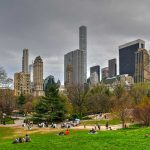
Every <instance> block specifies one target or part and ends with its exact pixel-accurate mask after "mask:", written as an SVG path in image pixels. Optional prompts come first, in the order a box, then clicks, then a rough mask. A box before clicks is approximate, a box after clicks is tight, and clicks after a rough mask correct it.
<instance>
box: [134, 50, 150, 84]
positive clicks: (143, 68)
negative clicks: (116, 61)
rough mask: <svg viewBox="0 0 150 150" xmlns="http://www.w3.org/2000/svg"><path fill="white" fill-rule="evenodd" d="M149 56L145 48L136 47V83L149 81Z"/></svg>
mask: <svg viewBox="0 0 150 150" xmlns="http://www.w3.org/2000/svg"><path fill="white" fill-rule="evenodd" d="M149 62H150V58H149V54H148V51H147V50H146V49H143V48H141V49H138V51H137V52H136V53H135V76H134V80H135V82H136V83H139V82H150V64H149Z"/></svg>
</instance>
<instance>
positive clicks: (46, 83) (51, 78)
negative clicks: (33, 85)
mask: <svg viewBox="0 0 150 150" xmlns="http://www.w3.org/2000/svg"><path fill="white" fill-rule="evenodd" d="M53 84H55V79H54V76H52V75H49V76H48V77H47V78H46V79H45V80H44V91H46V90H48V87H49V86H50V85H53Z"/></svg>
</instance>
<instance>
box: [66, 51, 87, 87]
mask: <svg viewBox="0 0 150 150" xmlns="http://www.w3.org/2000/svg"><path fill="white" fill-rule="evenodd" d="M64 82H65V83H64V84H65V85H66V84H69V85H70V84H75V85H84V83H85V76H84V63H83V51H82V50H79V49H77V50H74V51H71V52H69V53H67V54H66V55H65V56H64Z"/></svg>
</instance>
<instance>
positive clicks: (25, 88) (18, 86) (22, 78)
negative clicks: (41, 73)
mask: <svg viewBox="0 0 150 150" xmlns="http://www.w3.org/2000/svg"><path fill="white" fill-rule="evenodd" d="M14 91H15V95H16V96H20V95H21V94H23V95H29V94H30V74H28V73H24V72H19V73H15V74H14Z"/></svg>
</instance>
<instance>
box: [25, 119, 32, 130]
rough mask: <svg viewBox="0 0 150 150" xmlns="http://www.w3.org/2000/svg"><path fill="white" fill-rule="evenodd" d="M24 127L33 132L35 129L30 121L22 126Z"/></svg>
mask: <svg viewBox="0 0 150 150" xmlns="http://www.w3.org/2000/svg"><path fill="white" fill-rule="evenodd" d="M22 127H27V128H28V130H31V129H32V127H33V122H30V121H29V120H26V121H24V123H23V124H22Z"/></svg>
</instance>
